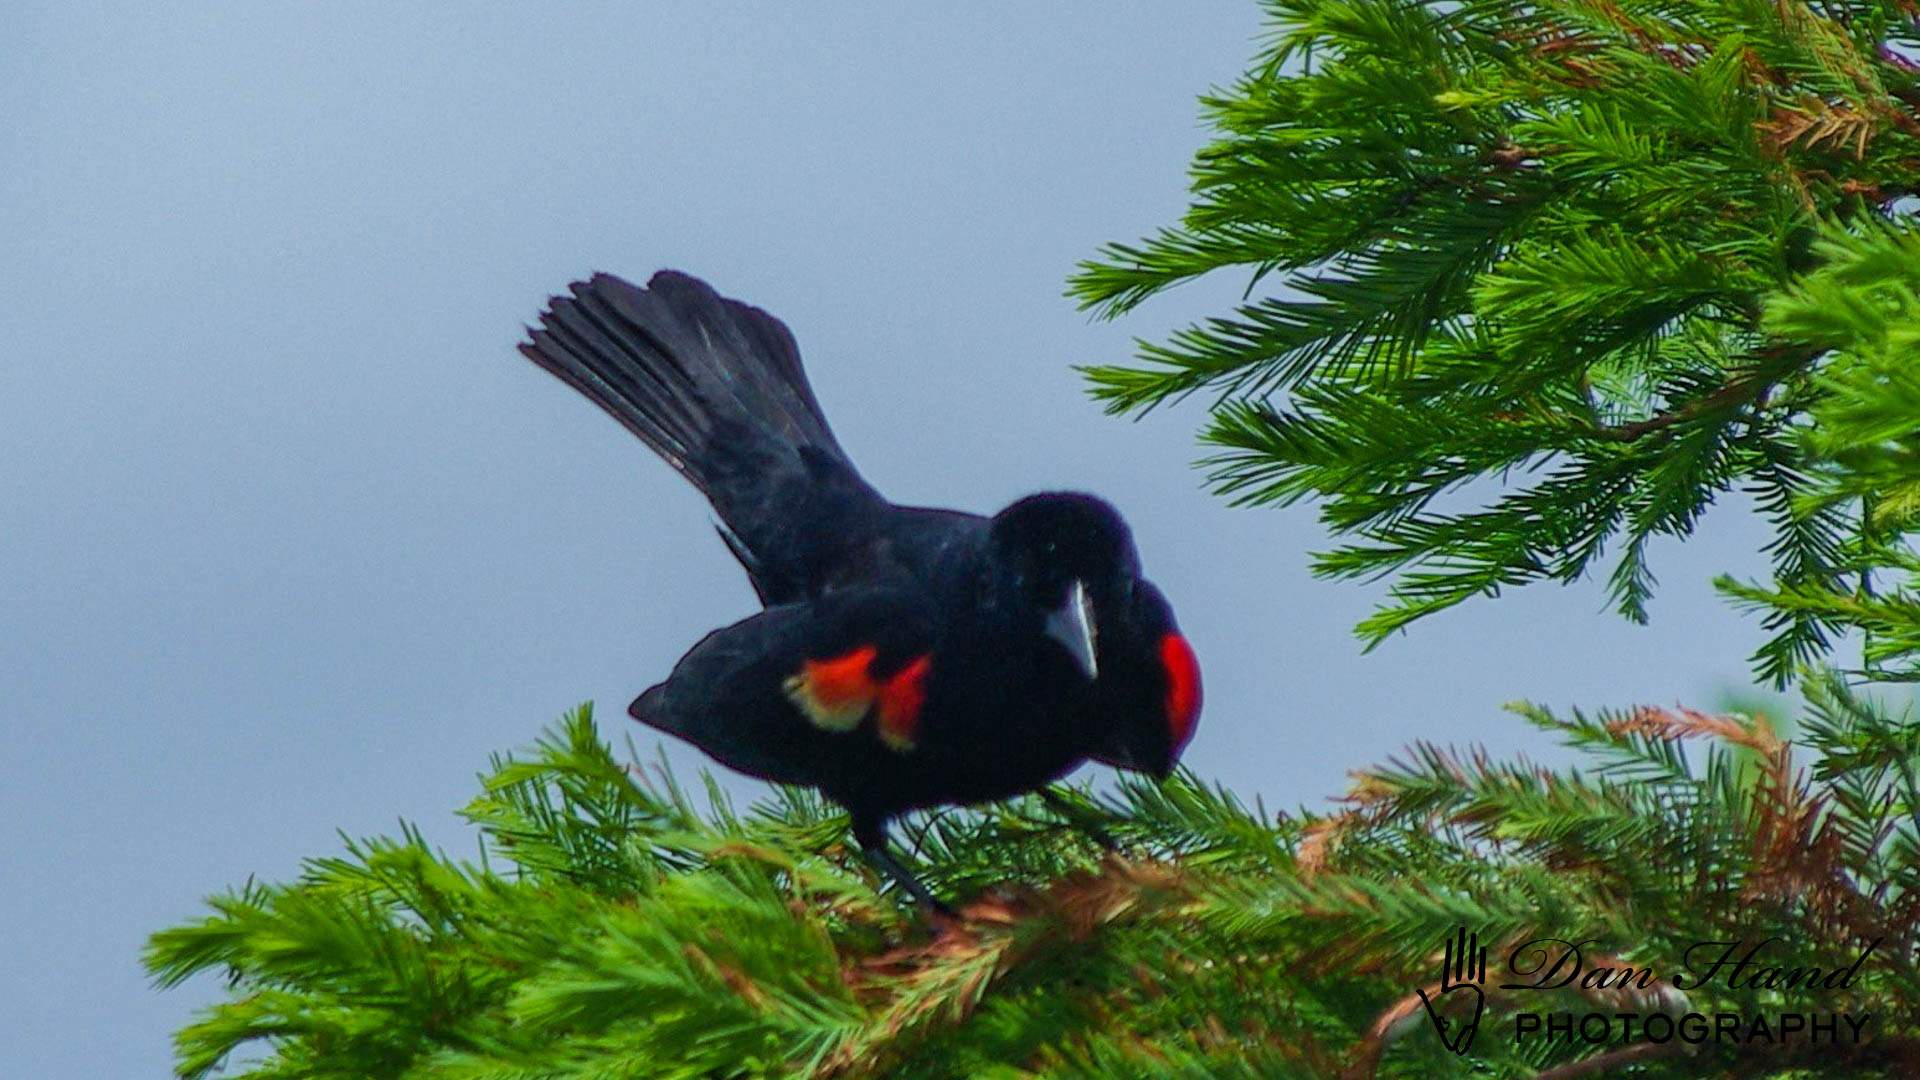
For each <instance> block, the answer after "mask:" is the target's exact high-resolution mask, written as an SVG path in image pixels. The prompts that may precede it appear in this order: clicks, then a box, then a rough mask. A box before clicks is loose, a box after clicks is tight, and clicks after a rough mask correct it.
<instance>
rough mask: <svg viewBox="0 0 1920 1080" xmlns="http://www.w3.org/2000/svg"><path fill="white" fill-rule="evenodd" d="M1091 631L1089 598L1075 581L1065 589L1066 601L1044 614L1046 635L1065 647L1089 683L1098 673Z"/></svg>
mask: <svg viewBox="0 0 1920 1080" xmlns="http://www.w3.org/2000/svg"><path fill="white" fill-rule="evenodd" d="M1095 633H1096V629H1095V627H1094V624H1093V599H1092V598H1091V597H1089V596H1088V595H1087V587H1086V586H1085V585H1084V584H1082V583H1080V582H1078V581H1075V582H1074V583H1073V587H1072V588H1070V589H1068V590H1067V602H1066V603H1064V604H1061V605H1060V606H1059V608H1057V609H1055V610H1054V611H1053V612H1051V613H1049V614H1048V615H1047V636H1048V637H1050V638H1052V639H1053V640H1055V641H1057V642H1059V643H1060V644H1061V645H1063V646H1065V647H1066V650H1067V654H1068V655H1069V656H1072V657H1073V662H1074V663H1076V664H1078V665H1079V666H1080V671H1081V673H1082V674H1084V675H1086V677H1087V681H1089V682H1091V681H1093V680H1094V679H1095V678H1098V677H1099V674H1100V662H1099V660H1097V659H1095V657H1094V635H1095Z"/></svg>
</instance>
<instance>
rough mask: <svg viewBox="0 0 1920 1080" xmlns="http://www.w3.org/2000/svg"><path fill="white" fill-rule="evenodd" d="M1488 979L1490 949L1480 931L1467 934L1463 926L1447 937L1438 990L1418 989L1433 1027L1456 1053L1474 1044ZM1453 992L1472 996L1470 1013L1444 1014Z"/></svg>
mask: <svg viewBox="0 0 1920 1080" xmlns="http://www.w3.org/2000/svg"><path fill="white" fill-rule="evenodd" d="M1486 981H1487V950H1485V949H1483V948H1481V947H1480V935H1479V934H1478V933H1475V934H1473V935H1472V936H1468V934H1467V928H1466V927H1464V926H1463V927H1461V928H1460V932H1459V934H1457V935H1456V936H1454V937H1451V938H1448V939H1447V944H1446V955H1445V959H1444V960H1442V962H1441V969H1440V989H1439V991H1438V992H1437V993H1434V994H1431V995H1430V994H1428V993H1427V992H1426V991H1425V990H1420V991H1417V992H1418V993H1419V995H1420V1003H1421V1004H1423V1005H1425V1006H1426V1007H1427V1015H1428V1016H1430V1017H1432V1018H1433V1026H1434V1030H1436V1031H1438V1032H1439V1033H1440V1041H1441V1042H1442V1043H1444V1044H1446V1047H1447V1049H1449V1050H1451V1051H1453V1052H1454V1053H1456V1054H1464V1053H1466V1052H1467V1047H1469V1046H1472V1045H1473V1036H1474V1033H1475V1032H1477V1031H1479V1030H1480V1014H1481V1013H1483V1012H1485V1011H1486V1008H1487V993H1486V991H1485V990H1482V989H1481V986H1482V985H1483V984H1484V983H1485V982H1486ZM1450 994H1451V995H1454V996H1455V997H1457V998H1461V999H1469V1000H1471V1001H1472V1002H1473V1008H1472V1012H1471V1014H1470V1015H1467V1016H1465V1017H1460V1018H1452V1017H1446V1016H1442V1015H1441V1014H1440V1006H1442V1005H1444V1004H1445V999H1446V998H1447V996H1448V995H1450ZM1456 1011H1459V1009H1458V1008H1456Z"/></svg>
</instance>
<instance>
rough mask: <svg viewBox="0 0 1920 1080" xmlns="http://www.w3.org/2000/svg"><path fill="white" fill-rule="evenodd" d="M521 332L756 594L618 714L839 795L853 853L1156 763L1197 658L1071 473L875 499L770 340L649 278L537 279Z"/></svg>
mask: <svg viewBox="0 0 1920 1080" xmlns="http://www.w3.org/2000/svg"><path fill="white" fill-rule="evenodd" d="M529 339H530V340H529V341H528V342H527V343H525V344H522V345H521V346H520V351H521V352H522V353H524V354H525V355H526V356H527V357H528V358H529V359H531V360H532V361H533V362H534V363H536V364H538V365H540V366H541V367H542V368H545V369H546V370H547V371H549V372H552V373H553V374H554V375H555V376H557V377H559V378H560V379H561V380H562V381H564V382H566V383H567V384H568V385H569V386H572V387H573V388H574V389H576V390H578V391H579V392H580V393H581V394H583V395H585V396H586V397H587V399H588V400H590V401H592V402H593V403H594V404H595V405H598V406H599V407H600V408H601V409H603V410H605V411H606V412H607V413H608V414H609V415H611V416H612V417H613V418H614V419H615V420H618V421H619V422H620V423H621V424H623V425H624V426H625V427H626V428H627V429H628V430H630V431H632V432H633V433H634V434H635V435H637V436H639V437H640V439H641V441H642V442H644V443H646V444H647V445H648V446H649V447H651V448H652V449H653V450H654V452H655V453H657V454H659V455H660V457H662V458H663V459H665V460H666V461H667V463H668V464H670V465H672V466H673V467H674V468H675V469H676V470H678V471H679V472H680V474H681V475H682V476H685V477H686V478H687V479H688V480H689V481H690V482H691V483H692V484H693V485H694V486H695V487H696V488H698V489H699V490H700V491H701V492H702V493H703V494H705V495H706V497H707V499H708V501H709V502H711V503H712V505H713V508H714V512H715V513H716V515H717V516H718V517H719V531H720V535H721V538H722V539H723V540H724V541H725V542H726V544H727V547H728V548H729V549H730V550H731V551H732V552H733V554H734V556H735V557H736V558H737V559H738V560H739V561H740V564H741V565H742V566H743V567H744V568H745V569H746V572H747V576H748V578H749V579H750V580H751V581H752V583H753V587H754V590H755V592H756V593H757V594H758V595H759V597H760V600H761V602H762V603H763V604H764V605H766V610H764V611H762V612H761V613H759V614H757V615H753V616H751V617H749V618H747V619H744V620H742V621H741V622H738V623H735V624H734V625H732V626H728V627H724V628H722V629H720V630H716V631H714V632H713V633H711V634H708V635H707V636H706V638H704V639H703V640H702V641H700V643H699V644H697V645H695V646H694V647H693V649H692V650H691V651H689V652H688V653H687V654H686V656H685V657H683V658H682V659H681V660H680V662H679V663H678V664H677V665H675V667H674V670H673V672H672V674H671V675H669V676H668V678H667V679H666V681H664V682H662V683H660V684H659V685H657V686H654V687H653V688H651V689H649V690H647V691H646V692H645V693H643V694H641V695H640V696H639V697H638V698H637V699H636V700H635V701H634V702H633V704H632V705H631V706H630V707H629V709H628V712H629V713H630V714H631V715H632V716H633V717H634V718H635V719H637V720H639V721H640V722H642V723H644V724H647V725H649V726H651V727H654V728H657V729H659V730H661V731H664V732H667V733H669V734H672V735H676V736H679V737H680V738H683V739H686V740H687V741H689V742H691V743H693V744H694V745H695V746H698V747H700V748H701V749H702V750H704V751H706V752H707V753H708V754H710V755H712V756H713V757H714V758H715V759H717V760H719V761H720V762H722V763H723V764H726V765H727V766H729V767H731V768H734V769H737V770H739V771H741V772H744V773H747V774H749V775H752V776H757V777H760V778H763V779H766V780H771V781H774V782H778V783H791V784H802V785H809V786H813V787H817V788H819V789H820V790H821V791H822V792H823V793H824V794H826V795H827V796H828V797H829V798H832V799H834V800H835V801H837V802H839V803H841V804H842V805H844V806H845V807H846V808H847V809H848V811H849V813H850V815H851V817H852V821H853V830H854V837H855V839H856V840H858V841H859V843H860V845H861V847H862V848H863V849H864V850H865V851H866V853H867V855H868V857H869V858H870V859H872V860H873V862H874V863H875V864H876V865H877V866H879V867H880V868H881V869H882V870H884V871H885V872H886V873H888V874H889V875H890V876H892V877H893V878H895V880H896V881H898V882H899V883H900V884H901V885H902V887H904V888H905V889H907V890H908V891H909V892H910V893H911V894H912V895H913V896H915V897H916V898H917V899H919V900H921V901H922V902H924V903H926V904H928V905H929V906H932V907H936V908H938V907H940V905H939V903H938V901H936V900H935V899H934V898H933V897H932V896H931V894H929V893H928V892H927V891H926V889H925V888H924V887H923V886H922V885H920V883H919V882H918V881H916V880H915V879H914V878H913V876H912V875H911V874H909V873H908V872H907V871H906V870H905V869H904V868H903V867H902V866H900V864H899V863H898V862H897V861H895V860H894V859H893V857H892V855H891V854H890V853H889V852H888V851H887V848H886V826H887V823H888V821H889V820H891V819H892V818H893V817H895V816H897V815H898V814H900V813H902V812H904V811H907V810H911V809H915V808H920V807H928V806H935V805H941V804H948V803H958V804H971V803H977V802H982V801H987V800H992V799H999V798H1005V797H1008V796H1011V795H1016V794H1021V793H1024V792H1030V791H1035V790H1038V789H1040V788H1042V787H1043V786H1044V785H1046V784H1048V783H1050V782H1051V781H1053V780H1055V779H1058V778H1059V777H1060V776H1062V775H1064V774H1065V773H1067V772H1068V771H1070V770H1071V769H1073V768H1074V767H1075V766H1077V765H1078V764H1080V763H1081V762H1082V761H1084V760H1086V759H1088V758H1089V757H1092V758H1096V759H1098V760H1101V761H1105V762H1107V763H1110V764H1114V765H1118V766H1121V767H1125V768H1134V769H1140V770H1144V771H1147V772H1149V773H1153V774H1155V775H1165V774H1166V773H1167V772H1168V771H1169V770H1171V768H1172V767H1173V764H1174V762H1175V760H1176V759H1177V758H1178V756H1179V753H1180V751H1181V749H1182V748H1183V747H1184V746H1185V744H1186V742H1187V740H1188V739H1189V738H1190V737H1191V735H1192V730H1193V725H1194V721H1195V719H1196V718H1197V716H1198V713H1199V708H1200V682H1199V678H1200V676H1199V667H1198V665H1197V663H1196V662H1195V661H1194V658H1193V652H1192V650H1191V649H1190V648H1188V647H1187V644H1186V641H1185V639H1184V638H1182V637H1181V636H1180V634H1179V631H1178V628H1177V626H1176V625H1175V623H1174V620H1173V613H1172V610H1171V608H1170V607H1169V605H1168V604H1167V601H1166V599H1165V597H1164V596H1162V595H1161V593H1160V591H1159V590H1158V589H1157V588H1155V587H1154V586H1153V585H1152V584H1151V583H1150V582H1147V581H1146V580H1144V579H1143V578H1141V576H1140V559H1139V555H1138V553H1137V552H1136V551H1135V549H1134V544H1133V538H1132V533H1131V531H1130V530H1129V529H1128V528H1127V525H1126V523H1125V521H1124V520H1123V519H1122V518H1121V517H1120V515H1119V513H1118V512H1117V511H1115V510H1114V509H1113V508H1112V507H1111V506H1109V505H1108V504H1107V503H1105V502H1104V501H1102V500H1100V499H1098V498H1096V497H1094V496H1091V495H1085V494H1080V493H1074V492H1046V493H1041V494H1038V495H1032V496H1028V497H1027V498H1024V499H1021V500H1019V501H1017V502H1015V503H1014V504H1012V505H1011V506H1009V507H1007V508H1006V509H1005V510H1002V511H1001V512H1000V513H998V514H996V515H994V516H993V517H991V518H986V517H981V516H979V515H977V514H968V513H962V512H960V511H955V510H941V509H930V508H924V507H908V506H898V505H895V504H893V503H891V502H888V501H887V500H886V499H885V498H883V497H882V496H881V495H880V494H879V493H878V492H877V491H875V490H874V489H873V488H872V487H871V486H870V485H869V484H868V483H867V482H866V481H865V480H864V479H862V478H861V476H860V474H859V472H858V470H856V469H855V468H854V465H853V462H852V461H850V460H849V459H848V458H847V456H846V454H845V452H844V451H842V450H841V449H840V445H839V443H838V441H837V440H836V439H835V438H834V436H833V432H832V431H831V430H830V429H829V428H828V426H827V421H826V418H825V416H824V415H823V414H822V412H821V409H820V405H819V402H818V401H817V400H816V399H815V397H814V394H813V390H812V389H811V387H809V386H808V384H807V378H806V373H805V371H804V370H803V369H802V367H801V364H800V354H799V351H798V349H797V348H796V346H795V345H794V341H793V336H792V334H791V333H789V332H788V330H787V328H786V326H784V325H783V324H782V323H781V322H780V321H779V320H778V319H775V318H774V317H773V316H771V315H768V314H767V313H766V312H764V311H761V310H760V309H758V308H755V307H751V306H749V305H746V304H743V303H741V302H739V301H737V300H732V299H728V298H725V297H722V296H720V295H718V294H717V293H715V292H714V290H713V289H712V288H710V287H709V286H708V285H707V284H706V283H705V282H703V281H700V280H699V279H697V278H693V277H690V276H688V275H685V274H680V273H676V272H672V271H662V272H660V273H658V274H655V275H654V277H653V278H652V279H651V280H650V281H649V282H648V283H647V286H646V287H645V288H644V289H643V288H639V287H637V286H635V285H633V284H631V283H630V282H627V281H625V280H623V279H621V278H618V277H614V276H612V275H610V274H596V275H594V276H593V277H592V279H591V280H588V281H585V282H576V283H575V284H574V285H573V286H572V287H571V295H570V296H568V297H556V298H554V299H553V300H552V301H551V303H550V304H549V306H548V309H547V310H546V311H545V312H544V313H543V314H542V315H541V316H540V326H539V327H538V328H535V329H531V330H530V331H529Z"/></svg>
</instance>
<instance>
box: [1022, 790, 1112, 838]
mask: <svg viewBox="0 0 1920 1080" xmlns="http://www.w3.org/2000/svg"><path fill="white" fill-rule="evenodd" d="M1040 799H1041V801H1043V802H1045V803H1046V804H1047V805H1048V806H1051V807H1053V809H1054V812H1055V813H1058V814H1059V815H1060V816H1061V817H1063V818H1066V819H1067V822H1068V824H1071V825H1073V826H1074V827H1076V828H1078V829H1079V830H1080V831H1081V832H1084V833H1086V834H1087V836H1088V837H1089V838H1090V839H1092V840H1093V842H1094V843H1096V844H1099V845H1100V846H1101V847H1103V848H1106V849H1107V850H1108V851H1119V850H1120V843H1119V841H1117V840H1115V839H1114V838H1113V834H1112V833H1110V832H1108V831H1107V830H1105V829H1103V828H1101V827H1100V823H1099V822H1097V821H1089V820H1086V819H1085V816H1084V815H1083V814H1081V813H1080V808H1079V807H1077V806H1075V805H1073V804H1072V803H1070V802H1068V801H1067V800H1066V797H1065V796H1063V795H1061V794H1060V793H1059V792H1057V791H1055V790H1053V788H1051V787H1043V788H1041V789H1040Z"/></svg>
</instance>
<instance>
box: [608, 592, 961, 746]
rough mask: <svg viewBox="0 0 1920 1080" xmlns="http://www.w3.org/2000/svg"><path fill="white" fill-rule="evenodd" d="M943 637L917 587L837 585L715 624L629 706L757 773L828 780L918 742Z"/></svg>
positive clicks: (659, 727)
mask: <svg viewBox="0 0 1920 1080" xmlns="http://www.w3.org/2000/svg"><path fill="white" fill-rule="evenodd" d="M936 643H937V642H936V638H935V624H934V622H933V620H932V619H931V618H930V617H929V615H928V613H927V612H926V610H925V605H924V603H923V601H922V600H921V599H920V598H919V596H918V595H917V593H916V592H915V591H913V590H911V589H908V588H894V587H891V586H856V587H851V588H845V589H839V590H835V591H833V592H831V593H828V594H826V595H825V596H822V597H820V598H818V599H816V600H809V601H803V602H799V603H792V604H781V605H778V606H775V607H771V608H768V609H767V610H765V611H762V612H760V613H759V614H757V615H754V616H752V617H750V618H747V619H744V620H742V621H740V622H737V623H734V624H733V625H731V626H727V627H723V628H721V629H719V630H715V631H714V632H713V633H711V634H708V635H707V636H706V637H705V638H703V639H701V641H700V643H699V644H697V645H695V646H694V647H693V648H692V649H691V650H689V651H688V652H687V654H686V655H685V656H683V657H681V659H680V662H679V663H678V664H676V665H675V666H674V669H673V673H672V674H671V675H669V676H668V677H667V680H666V681H665V682H663V683H660V684H659V685H658V686H655V687H653V688H651V689H649V690H648V691H646V692H645V693H643V694H641V695H640V696H639V697H638V698H636V699H635V700H634V702H633V704H632V705H630V706H629V707H628V709H627V711H628V713H629V714H631V715H632V716H633V718H634V719H636V720H638V721H640V722H641V723H643V724H646V725H648V726H649V727H652V728H655V729H657V730H660V731H664V732H666V733H668V734H670V735H675V736H678V737H679V738H682V739H685V740H687V741H688V742H690V743H692V744H694V745H695V746H697V747H699V748H700V749H702V750H704V751H706V752H707V753H708V754H710V755H712V756H713V757H714V758H715V759H716V760H718V761H720V762H721V763H722V764H724V765H727V766H728V767H730V768H733V769H737V770H739V771H741V772H743V773H747V774H748V775H750V776H757V777H760V778H761V779H764V780H771V781H774V782H776V783H788V784H824V783H827V782H829V781H830V779H831V778H832V777H835V776H839V775H845V774H846V772H847V771H848V770H849V769H853V768H857V767H863V766H861V765H860V764H859V763H861V762H868V761H873V760H876V759H878V760H882V761H884V760H885V755H887V754H890V753H906V752H908V751H910V750H911V749H912V748H913V745H914V740H915V737H916V734H917V732H918V727H919V722H920V718H921V710H922V706H923V704H924V702H925V695H926V686H927V677H928V675H929V673H930V671H931V670H932V665H933V663H934V650H935V645H936Z"/></svg>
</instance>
